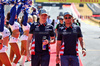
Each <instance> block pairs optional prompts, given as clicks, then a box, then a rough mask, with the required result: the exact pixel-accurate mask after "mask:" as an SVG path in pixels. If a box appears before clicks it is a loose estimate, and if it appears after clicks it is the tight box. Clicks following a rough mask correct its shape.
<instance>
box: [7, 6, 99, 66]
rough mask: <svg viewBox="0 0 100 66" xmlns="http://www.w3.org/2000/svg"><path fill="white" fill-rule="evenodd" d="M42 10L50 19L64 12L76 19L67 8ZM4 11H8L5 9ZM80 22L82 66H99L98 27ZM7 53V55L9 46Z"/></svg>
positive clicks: (27, 64) (27, 65)
mask: <svg viewBox="0 0 100 66" xmlns="http://www.w3.org/2000/svg"><path fill="white" fill-rule="evenodd" d="M44 8H45V9H47V10H48V11H49V15H50V16H51V19H56V17H57V16H58V15H59V13H60V12H65V11H71V12H72V13H73V15H74V17H76V18H77V16H76V14H75V12H74V11H73V10H72V9H71V8H69V7H64V8H63V9H59V7H44ZM8 9H9V8H8ZM6 11H8V10H7V9H6ZM80 22H81V29H82V33H83V36H84V42H85V45H86V49H87V55H86V57H83V56H82V54H81V47H80V45H79V53H80V57H81V60H82V63H83V66H100V28H99V27H98V26H92V25H89V24H86V23H85V22H83V21H82V20H80ZM19 46H20V42H19ZM7 53H8V55H9V53H10V46H9V50H8V51H7ZM17 66H19V63H18V64H17ZM25 66H30V62H26V63H25Z"/></svg>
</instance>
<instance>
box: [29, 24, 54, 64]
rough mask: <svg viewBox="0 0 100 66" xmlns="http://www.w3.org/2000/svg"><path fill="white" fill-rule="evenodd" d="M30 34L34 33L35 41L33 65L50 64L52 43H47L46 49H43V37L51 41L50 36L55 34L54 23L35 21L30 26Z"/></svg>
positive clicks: (33, 43) (32, 47)
mask: <svg viewBox="0 0 100 66" xmlns="http://www.w3.org/2000/svg"><path fill="white" fill-rule="evenodd" d="M29 33H30V34H33V41H32V45H31V56H32V61H31V63H32V66H38V65H40V64H41V66H48V65H49V59H50V44H48V45H46V50H42V38H43V36H46V39H47V40H49V41H50V37H53V36H54V31H53V27H52V25H48V24H47V23H45V24H42V25H41V24H40V23H39V22H37V23H33V24H32V25H31V28H30V32H29Z"/></svg>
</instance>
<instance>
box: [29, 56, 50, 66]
mask: <svg viewBox="0 0 100 66" xmlns="http://www.w3.org/2000/svg"><path fill="white" fill-rule="evenodd" d="M49 60H50V55H42V56H39V55H31V66H40V65H41V66H49Z"/></svg>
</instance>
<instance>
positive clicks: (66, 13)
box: [64, 12, 73, 16]
mask: <svg viewBox="0 0 100 66" xmlns="http://www.w3.org/2000/svg"><path fill="white" fill-rule="evenodd" d="M65 15H71V16H73V14H72V13H71V12H65V13H64V16H65Z"/></svg>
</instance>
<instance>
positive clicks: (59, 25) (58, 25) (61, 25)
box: [56, 23, 65, 31]
mask: <svg viewBox="0 0 100 66" xmlns="http://www.w3.org/2000/svg"><path fill="white" fill-rule="evenodd" d="M64 26H65V25H64V24H61V23H59V24H57V26H56V29H57V31H58V30H59V28H62V27H64Z"/></svg>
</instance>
